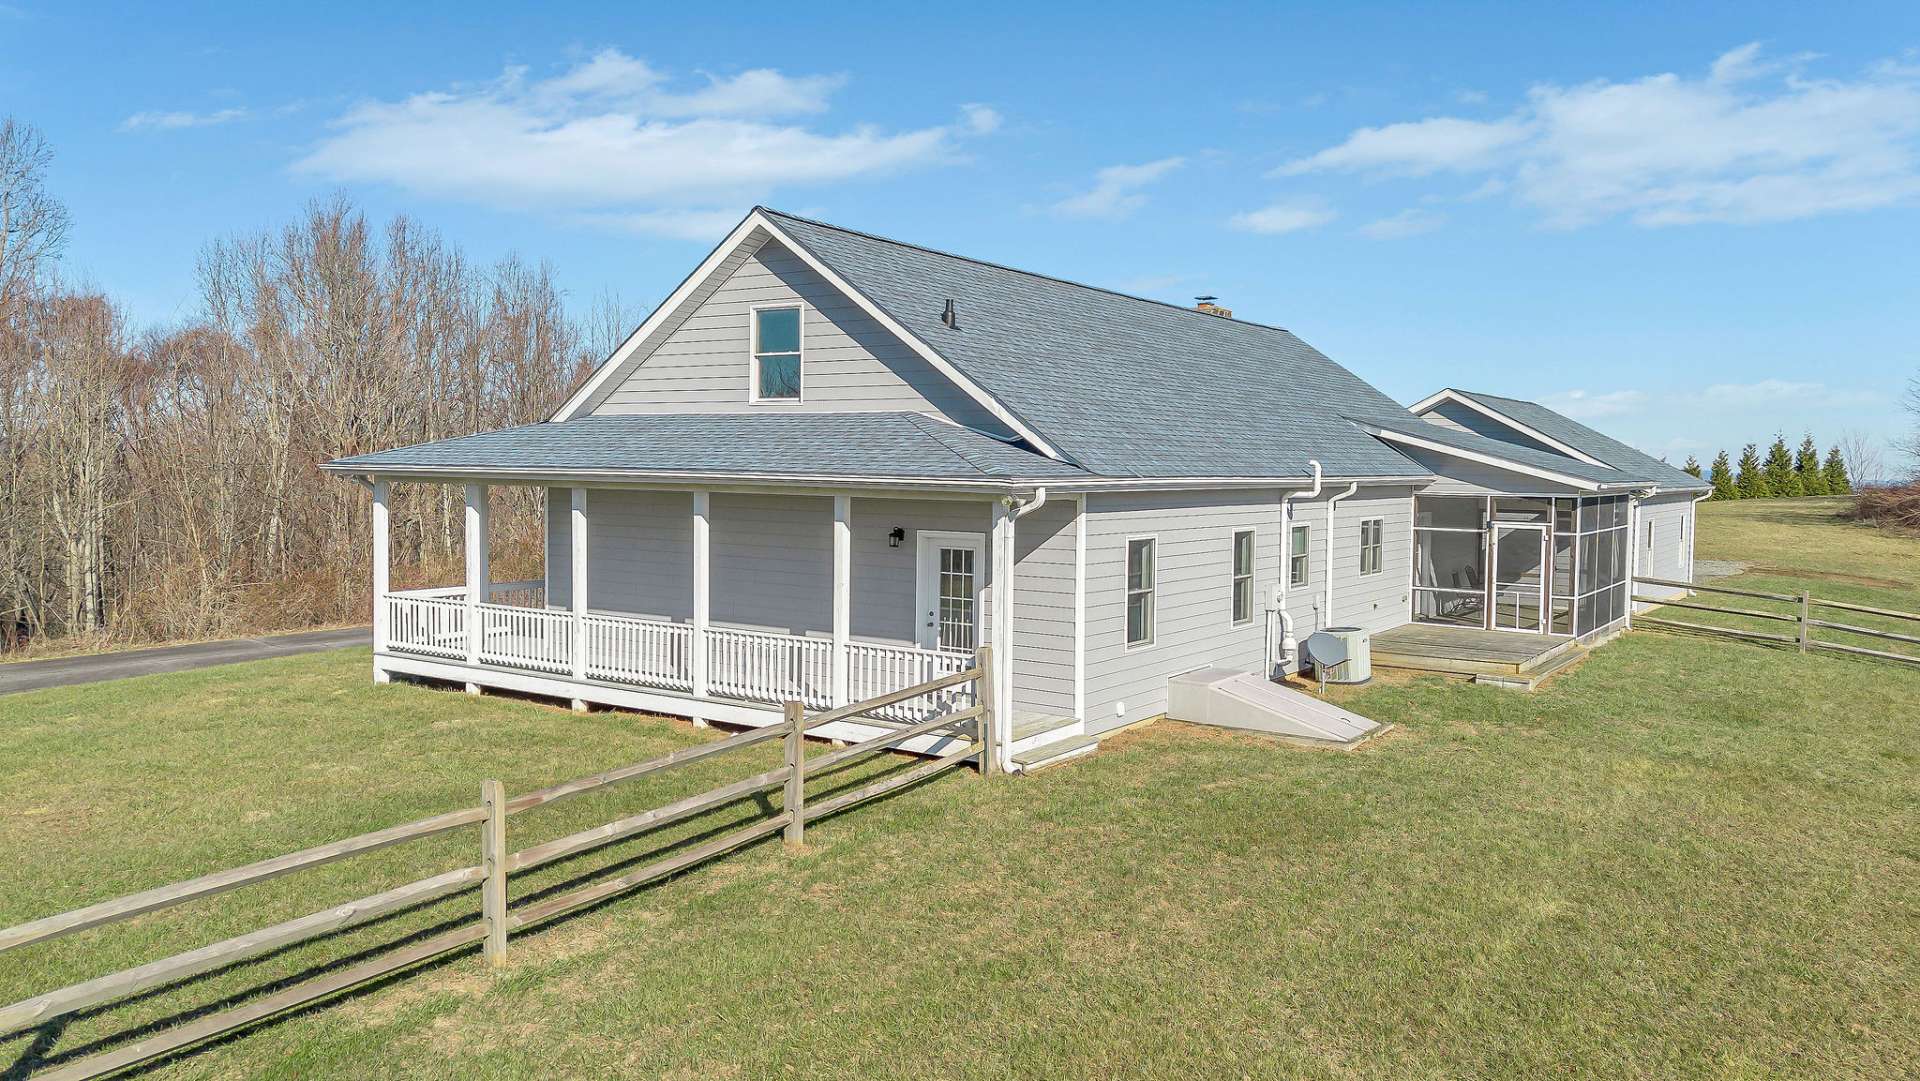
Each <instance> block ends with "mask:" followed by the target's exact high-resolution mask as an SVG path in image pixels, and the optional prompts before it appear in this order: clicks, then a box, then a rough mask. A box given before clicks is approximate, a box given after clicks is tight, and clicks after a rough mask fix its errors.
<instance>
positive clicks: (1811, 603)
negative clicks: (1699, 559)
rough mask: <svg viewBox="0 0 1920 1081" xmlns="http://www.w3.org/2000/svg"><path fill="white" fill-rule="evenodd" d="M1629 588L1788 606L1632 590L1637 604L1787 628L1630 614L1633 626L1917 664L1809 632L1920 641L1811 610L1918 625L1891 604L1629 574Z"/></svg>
mask: <svg viewBox="0 0 1920 1081" xmlns="http://www.w3.org/2000/svg"><path fill="white" fill-rule="evenodd" d="M1633 582H1634V585H1635V587H1636V588H1637V587H1639V586H1641V585H1651V586H1662V587H1665V588H1668V589H1685V590H1688V591H1690V592H1698V593H1717V594H1722V595H1725V596H1732V597H1747V598H1751V599H1755V600H1762V601H1772V602H1777V603H1782V604H1788V605H1791V606H1793V607H1792V609H1791V610H1790V611H1786V612H1769V611H1763V610H1759V609H1755V608H1728V607H1724V606H1721V605H1713V604H1700V603H1698V602H1696V601H1685V600H1679V599H1676V598H1673V597H1657V596H1651V595H1647V594H1641V593H1635V594H1634V595H1633V599H1634V600H1635V601H1638V602H1640V603H1642V604H1656V605H1660V606H1662V607H1666V608H1684V609H1688V610H1690V611H1695V612H1713V613H1716V614H1719V615H1729V616H1739V617H1741V618H1744V619H1758V620H1764V621H1767V622H1772V623H1787V624H1791V625H1792V626H1793V632H1792V633H1790V634H1777V633H1771V632H1768V631H1756V630H1750V629H1747V628H1743V627H1722V626H1718V625H1715V624H1711V623H1698V622H1694V621H1691V620H1679V619H1666V618H1662V617H1658V616H1635V617H1634V620H1633V621H1634V624H1635V625H1636V626H1641V625H1644V626H1650V627H1662V628H1669V629H1673V630H1683V631H1692V632H1694V633H1696V634H1715V635H1724V636H1726V637H1729V638H1740V639H1744V640H1746V641H1752V642H1768V643H1773V644H1777V645H1786V646H1793V647H1795V648H1796V649H1798V650H1799V651H1800V652H1802V653H1813V652H1816V651H1820V650H1825V651H1827V652H1830V653H1844V654H1849V655H1851V656H1856V657H1869V658H1872V659H1874V660H1883V661H1894V662H1898V663H1903V664H1912V665H1920V654H1914V653H1901V652H1896V651H1894V650H1886V649H1870V648H1868V647H1866V646H1861V645H1851V644H1848V643H1846V642H1835V641H1832V640H1830V639H1823V638H1819V637H1816V636H1815V633H1814V632H1815V631H1817V630H1824V631H1830V632H1837V633H1839V634H1851V635H1859V636H1861V637H1863V638H1872V639H1877V640H1880V641H1885V642H1900V643H1904V644H1907V645H1920V634H1903V633H1901V632H1899V631H1891V630H1887V629H1885V628H1881V627H1864V626H1861V625H1860V624H1858V623H1842V622H1839V621H1838V620H1829V619H1818V618H1815V617H1814V614H1813V612H1814V610H1815V609H1828V608H1830V609H1834V610H1837V611H1842V612H1860V613H1863V614H1866V615H1872V616H1878V617H1880V618H1883V619H1905V620H1912V621H1913V622H1915V623H1916V624H1920V612H1902V611H1899V610H1897V609H1893V608H1874V607H1871V606H1868V605H1864V604H1852V603H1849V602H1846V601H1829V600H1821V599H1820V598H1818V597H1815V596H1814V595H1813V594H1812V593H1811V592H1808V591H1806V590H1802V591H1801V592H1799V593H1766V592H1761V591H1759V590H1752V589H1735V588H1732V587H1730V586H1716V585H1709V584H1707V583H1705V582H1685V581H1677V580H1674V579H1671V578H1635V579H1634V580H1633Z"/></svg>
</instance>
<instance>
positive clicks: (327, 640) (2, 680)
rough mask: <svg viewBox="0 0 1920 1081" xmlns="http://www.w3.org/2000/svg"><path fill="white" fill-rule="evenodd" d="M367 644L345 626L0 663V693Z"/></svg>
mask: <svg viewBox="0 0 1920 1081" xmlns="http://www.w3.org/2000/svg"><path fill="white" fill-rule="evenodd" d="M372 644H373V630H372V628H370V627H348V628H346V629H344V630H332V631H302V632H301V633H299V634H276V635H271V636H268V637H263V638H235V639H232V640H230V641H226V642H196V643H194V644H192V645H187V646H161V647H160V648H158V649H134V650H128V651H126V652H124V653H95V654H91V655H88V656H82V657H57V658H54V659H52V660H46V661H16V662H15V663H13V664H0V694H12V693H14V692H16V691H37V690H41V689H43V688H46V687H65V686H68V685H71V684H75V683H98V682H100V681H102V680H108V679H125V678H126V677H128V676H147V675H152V674H154V673H156V672H184V671H186V670H188V669H189V668H209V667H212V666H213V665H216V664H233V663H234V662H236V661H257V660H261V659H262V658H266V657H289V656H292V655H294V654H296V653H319V652H321V651H323V650H329V649H347V648H349V647H352V646H366V645H372Z"/></svg>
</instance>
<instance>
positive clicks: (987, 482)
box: [320, 463, 1048, 495]
mask: <svg viewBox="0 0 1920 1081" xmlns="http://www.w3.org/2000/svg"><path fill="white" fill-rule="evenodd" d="M320 468H321V470H322V471H323V472H326V473H331V474H334V475H336V476H343V477H353V476H358V477H382V478H385V479H388V480H420V481H431V482H433V483H436V484H446V483H453V482H455V481H460V480H471V481H475V482H486V481H502V482H511V483H516V484H526V485H535V486H538V485H545V486H549V487H561V488H566V487H572V486H574V485H578V484H582V483H583V482H594V483H596V484H605V485H609V486H636V487H659V486H666V485H671V486H685V487H703V486H704V487H718V486H723V485H744V486H750V487H773V488H779V487H804V488H821V487H825V488H834V487H841V488H847V487H861V488H885V489H890V490H891V489H899V490H907V491H920V490H928V489H933V490H943V491H956V492H973V493H978V494H982V495H999V494H1005V493H1008V492H1013V493H1019V492H1022V491H1030V490H1032V489H1033V488H1035V487H1036V486H1043V485H1046V484H1047V483H1048V482H1047V481H1046V480H999V479H989V478H981V479H978V480H948V479H944V478H939V477H926V478H920V477H860V476H847V475H843V474H826V473H823V474H808V473H684V472H662V471H652V470H644V469H516V468H487V467H482V466H424V465H371V466H370V465H350V466H338V465H334V464H332V463H329V464H327V465H323V466H321V467H320Z"/></svg>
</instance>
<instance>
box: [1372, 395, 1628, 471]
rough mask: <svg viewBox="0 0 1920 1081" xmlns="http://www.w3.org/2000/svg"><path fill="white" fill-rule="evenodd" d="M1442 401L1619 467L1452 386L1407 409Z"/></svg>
mask: <svg viewBox="0 0 1920 1081" xmlns="http://www.w3.org/2000/svg"><path fill="white" fill-rule="evenodd" d="M1441 402H1458V403H1459V404H1461V405H1464V406H1466V407H1467V408H1468V409H1471V410H1473V411H1474V412H1476V413H1479V414H1480V415H1481V416H1484V417H1489V418H1491V419H1493V420H1497V421H1499V422H1500V423H1502V424H1504V425H1506V426H1507V427H1509V428H1512V429H1513V430H1514V431H1516V432H1519V433H1520V434H1521V435H1524V436H1526V437H1527V438H1529V439H1537V440H1539V441H1540V442H1542V443H1545V444H1546V445H1547V446H1549V447H1552V448H1553V449H1554V450H1557V451H1559V452H1560V453H1562V454H1564V455H1566V456H1567V457H1569V458H1572V459H1575V460H1576V461H1582V462H1585V463H1587V464H1588V465H1597V466H1599V467H1601V468H1602V469H1617V468H1619V467H1618V466H1615V465H1614V464H1613V463H1612V462H1603V461H1601V460H1600V459H1598V458H1595V457H1594V456H1593V455H1591V454H1588V453H1587V452H1585V451H1583V450H1580V449H1579V448H1577V447H1571V446H1568V445H1567V444H1565V443H1562V442H1561V441H1560V440H1558V439H1555V438H1554V437H1552V436H1550V435H1548V434H1546V433H1545V432H1541V431H1536V430H1534V429H1533V428H1529V427H1528V426H1526V425H1525V424H1522V423H1520V422H1519V421H1517V420H1515V419H1513V418H1512V417H1510V416H1507V415H1506V414H1505V413H1502V412H1500V411H1499V410H1498V409H1495V408H1493V407H1492V406H1490V405H1485V404H1482V403H1480V402H1477V401H1474V400H1473V399H1472V398H1469V397H1467V396H1466V395H1465V394H1462V393H1460V392H1459V391H1457V390H1454V389H1452V388H1448V389H1446V390H1443V391H1441V392H1440V393H1438V394H1435V395H1432V396H1431V397H1428V398H1423V399H1421V400H1420V401H1418V402H1415V403H1414V404H1413V405H1412V406H1410V407H1409V408H1408V409H1407V412H1409V413H1415V414H1419V413H1425V412H1426V411H1427V410H1429V409H1432V408H1433V407H1434V406H1436V405H1439V404H1440V403H1441Z"/></svg>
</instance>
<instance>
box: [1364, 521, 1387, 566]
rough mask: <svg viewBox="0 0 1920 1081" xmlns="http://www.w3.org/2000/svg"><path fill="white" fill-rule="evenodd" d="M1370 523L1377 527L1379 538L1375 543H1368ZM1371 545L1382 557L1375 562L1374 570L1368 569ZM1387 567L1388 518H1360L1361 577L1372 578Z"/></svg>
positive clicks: (1376, 531)
mask: <svg viewBox="0 0 1920 1081" xmlns="http://www.w3.org/2000/svg"><path fill="white" fill-rule="evenodd" d="M1368 525H1372V526H1373V527H1374V528H1375V536H1377V537H1378V538H1379V539H1378V541H1377V542H1376V543H1375V544H1373V545H1368V544H1367V526H1368ZM1369 547H1372V548H1374V549H1376V550H1377V551H1378V553H1379V556H1380V558H1379V559H1378V560H1376V561H1375V562H1374V565H1373V569H1372V570H1368V569H1367V549H1368V548H1369ZM1386 569H1387V520H1386V519H1385V518H1381V517H1373V518H1362V519H1360V577H1362V578H1371V577H1373V576H1374V575H1376V574H1380V573H1382V572H1384V571H1385V570H1386Z"/></svg>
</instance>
